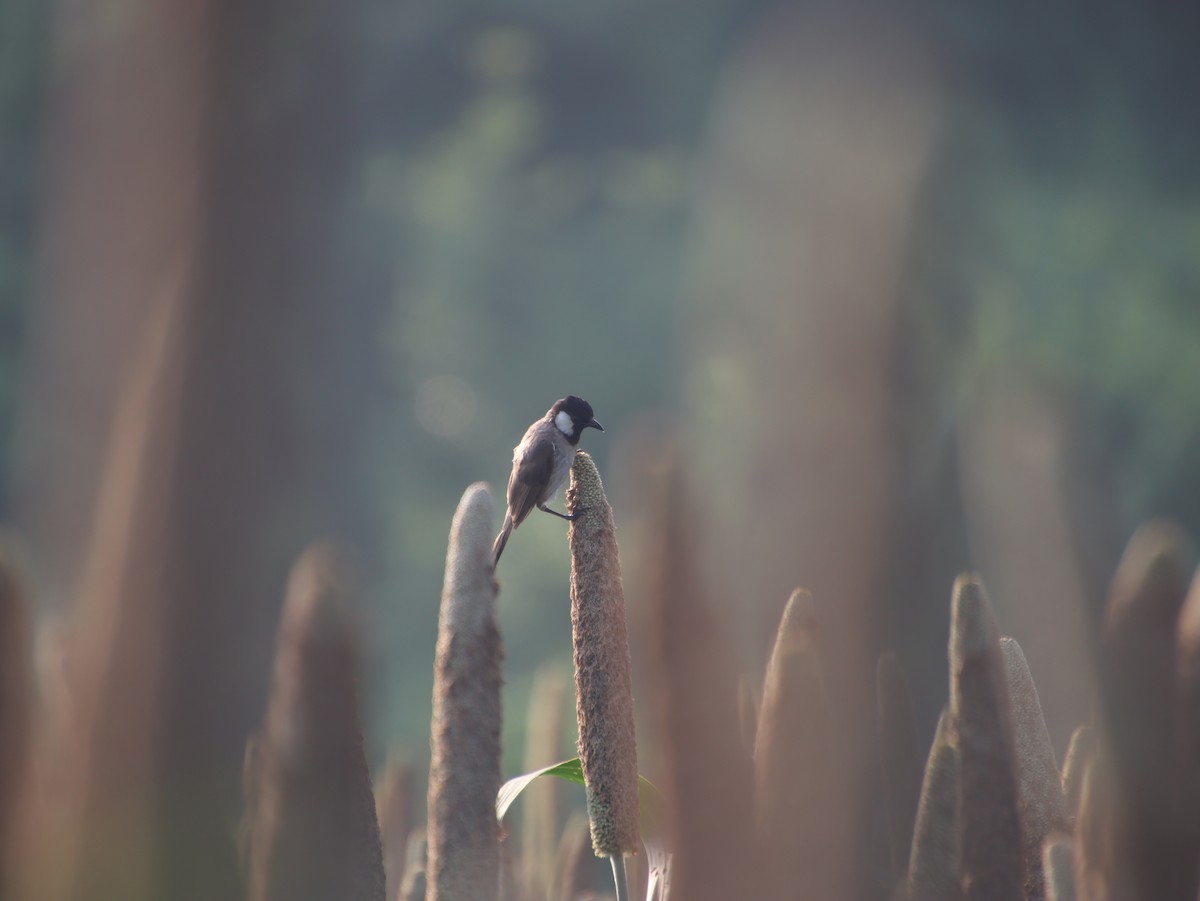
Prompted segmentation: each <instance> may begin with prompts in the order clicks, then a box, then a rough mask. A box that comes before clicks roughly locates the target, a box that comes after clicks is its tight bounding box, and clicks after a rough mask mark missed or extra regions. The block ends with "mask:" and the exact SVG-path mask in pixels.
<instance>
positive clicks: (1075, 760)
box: [1062, 723, 1096, 824]
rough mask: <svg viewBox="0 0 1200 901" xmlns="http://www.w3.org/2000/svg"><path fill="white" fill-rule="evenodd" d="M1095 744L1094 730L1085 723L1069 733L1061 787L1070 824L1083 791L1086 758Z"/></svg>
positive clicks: (1087, 758)
mask: <svg viewBox="0 0 1200 901" xmlns="http://www.w3.org/2000/svg"><path fill="white" fill-rule="evenodd" d="M1095 746H1096V737H1095V732H1094V731H1093V730H1092V727H1091V726H1089V725H1087V724H1086V723H1085V724H1083V725H1081V726H1076V727H1075V731H1074V732H1072V733H1071V740H1070V742H1068V743H1067V753H1066V756H1065V757H1064V758H1063V766H1062V787H1063V798H1064V800H1065V801H1066V808H1067V816H1068V817H1069V818H1070V821H1071V823H1072V824H1074V822H1075V818H1076V817H1077V816H1078V815H1079V796H1080V794H1081V792H1082V791H1083V772H1084V769H1085V767H1086V766H1087V762H1088V760H1089V759H1090V758H1091V756H1092V754H1093V753H1095Z"/></svg>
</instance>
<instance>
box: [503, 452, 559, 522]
mask: <svg viewBox="0 0 1200 901" xmlns="http://www.w3.org/2000/svg"><path fill="white" fill-rule="evenodd" d="M518 459H519V460H520V461H521V462H520V464H519V465H515V464H517V460H518ZM513 463H514V466H513V471H512V475H511V476H509V479H508V512H509V513H511V514H512V519H513V527H514V528H515V527H516V526H519V525H520V524H521V523H522V522H523V521H524V520H525V517H526V516H528V515H529V514H530V513H531V512H532V511H533V508H534V507H536V506H537V505H538V504H541V503H544V502H545V500H546V498H545V497H543V496H542V492H544V491H545V490H546V486H547V485H549V484H550V475H551V471H552V470H553V468H554V448H553V447H552V446H551V444H550V442H549V441H539V442H536V443H535V444H534V445H533V447H532V448H531V449H529V450H527V451H525V452H522V448H518V449H517V453H516V455H515V457H514V458H513Z"/></svg>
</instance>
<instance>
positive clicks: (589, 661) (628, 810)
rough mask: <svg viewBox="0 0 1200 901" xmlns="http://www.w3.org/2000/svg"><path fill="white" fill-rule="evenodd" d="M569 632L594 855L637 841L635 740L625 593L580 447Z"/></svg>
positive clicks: (571, 500) (574, 470) (613, 538)
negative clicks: (573, 660) (572, 648)
mask: <svg viewBox="0 0 1200 901" xmlns="http://www.w3.org/2000/svg"><path fill="white" fill-rule="evenodd" d="M567 508H568V510H569V512H571V513H572V514H575V516H576V518H575V519H574V521H572V523H571V527H570V531H569V536H568V538H569V541H570V546H571V634H572V639H573V641H574V645H575V715H576V719H577V720H578V724H579V759H580V762H581V763H582V767H583V778H584V782H585V784H586V786H587V807H588V818H589V819H590V821H591V829H592V849H593V850H594V851H595V852H596V855H597V856H598V857H608V856H611V855H621V854H635V853H637V849H638V842H639V831H638V774H637V742H636V739H635V738H634V726H633V684H632V680H631V677H630V663H629V634H628V632H627V630H626V626H625V593H624V590H623V588H622V586H621V562H620V559H619V558H618V555H617V535H616V528H615V526H614V525H613V517H612V508H611V507H610V506H609V503H608V499H607V498H606V497H605V496H604V486H603V485H602V484H601V482H600V473H599V472H598V471H597V470H596V464H595V463H593V462H592V458H591V457H589V456H588V455H587V454H585V453H583V452H582V451H580V452H578V453H577V454H576V455H575V462H574V464H573V465H572V466H571V485H570V488H569V489H568V490H567Z"/></svg>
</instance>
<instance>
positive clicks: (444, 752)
mask: <svg viewBox="0 0 1200 901" xmlns="http://www.w3.org/2000/svg"><path fill="white" fill-rule="evenodd" d="M492 510H493V507H492V495H491V491H490V490H489V488H488V486H487V485H486V484H485V483H483V482H476V483H475V484H474V485H471V486H470V487H469V488H467V490H466V492H465V493H464V494H463V496H462V500H461V501H460V502H459V504H458V509H457V510H456V511H455V514H454V521H453V523H452V524H451V526H450V544H449V548H448V550H447V552H446V577H445V582H444V584H443V588H442V605H441V611H440V613H439V616H438V639H437V651H436V659H435V662H434V683H433V726H432V731H433V735H432V740H431V744H432V758H431V761H430V766H429V813H428V842H429V859H428V863H427V865H426V880H427V882H428V887H429V894H428V901H494V899H495V898H496V895H497V891H498V889H499V878H500V848H499V836H498V827H497V825H496V813H495V804H496V793H497V792H498V791H499V790H500V724H501V717H500V688H501V684H502V681H503V680H502V676H501V671H500V665H501V661H502V659H503V656H504V650H503V646H502V644H501V641H500V630H499V628H498V627H497V625H496V582H495V580H494V579H493V577H492V567H491V546H492V536H491V530H492Z"/></svg>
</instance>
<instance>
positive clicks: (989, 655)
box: [950, 574, 1025, 901]
mask: <svg viewBox="0 0 1200 901" xmlns="http://www.w3.org/2000/svg"><path fill="white" fill-rule="evenodd" d="M950 709H951V712H952V713H953V716H954V730H955V744H956V745H957V747H958V753H959V765H960V777H959V784H960V790H961V792H962V794H961V802H960V809H961V813H962V824H961V829H962V880H963V883H962V884H963V899H964V901H1023V899H1024V895H1025V892H1024V887H1025V874H1024V871H1025V866H1024V854H1023V846H1022V841H1021V818H1020V810H1019V800H1018V799H1019V793H1018V787H1017V764H1016V746H1015V742H1014V739H1013V726H1012V713H1011V710H1010V702H1009V697H1008V683H1007V678H1006V676H1005V671H1004V660H1003V657H1002V656H1001V653H1000V644H999V638H998V636H997V634H996V622H995V619H994V617H993V615H992V605H991V603H990V602H989V600H988V597H987V592H986V591H985V590H984V587H983V582H982V581H980V579H979V577H978V576H975V575H973V574H965V575H961V576H959V577H958V578H957V579H956V580H955V582H954V594H953V598H952V600H951V622H950Z"/></svg>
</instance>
